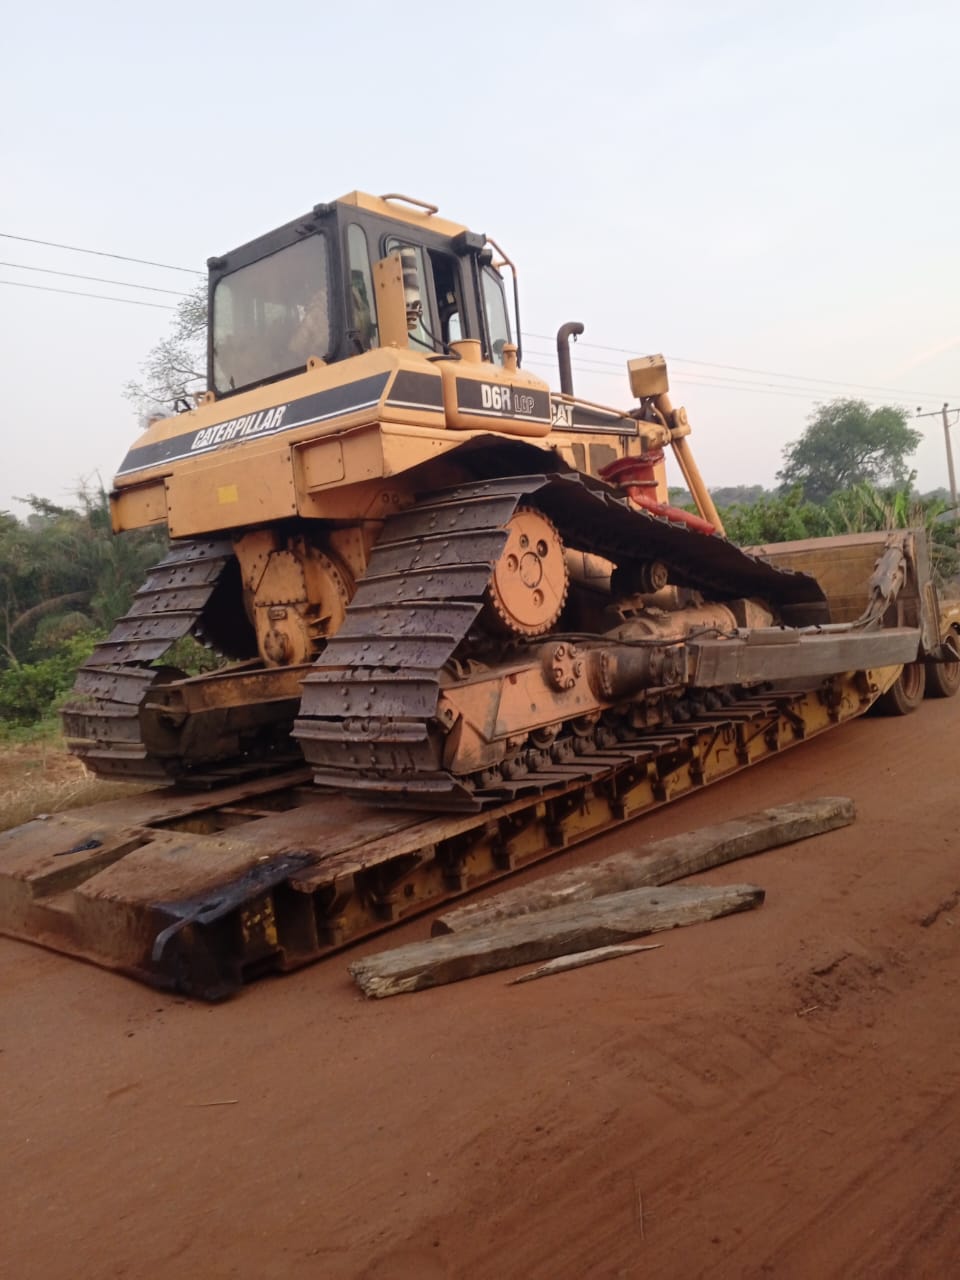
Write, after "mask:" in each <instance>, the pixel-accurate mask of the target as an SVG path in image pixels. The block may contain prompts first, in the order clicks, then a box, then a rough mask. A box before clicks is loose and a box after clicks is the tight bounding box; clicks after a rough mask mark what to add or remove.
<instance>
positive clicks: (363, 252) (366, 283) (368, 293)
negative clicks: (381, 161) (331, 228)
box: [347, 222, 380, 351]
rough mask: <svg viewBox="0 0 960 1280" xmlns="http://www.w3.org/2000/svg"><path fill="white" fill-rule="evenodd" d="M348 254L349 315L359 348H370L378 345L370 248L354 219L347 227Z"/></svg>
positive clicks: (361, 229)
mask: <svg viewBox="0 0 960 1280" xmlns="http://www.w3.org/2000/svg"><path fill="white" fill-rule="evenodd" d="M347 257H348V259H349V271H350V315H351V318H352V328H353V330H354V333H355V334H356V336H357V340H358V341H359V343H360V346H361V348H362V349H363V350H364V351H369V349H370V348H371V347H378V346H379V345H380V334H379V331H378V329H377V302H376V296H375V295H374V291H373V275H372V273H371V270H370V250H369V249H368V248H367V237H366V235H365V234H364V232H363V228H362V227H359V226H357V224H356V223H355V222H353V223H351V224H350V226H349V227H348V228H347Z"/></svg>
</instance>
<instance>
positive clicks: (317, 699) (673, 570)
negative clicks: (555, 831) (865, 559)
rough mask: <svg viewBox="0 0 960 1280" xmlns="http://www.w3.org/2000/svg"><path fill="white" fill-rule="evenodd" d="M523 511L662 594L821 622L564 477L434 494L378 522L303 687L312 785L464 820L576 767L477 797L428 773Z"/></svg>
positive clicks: (811, 605) (700, 540)
mask: <svg viewBox="0 0 960 1280" xmlns="http://www.w3.org/2000/svg"><path fill="white" fill-rule="evenodd" d="M521 501H532V502H533V503H534V504H535V505H536V506H537V507H539V508H540V509H541V510H542V511H544V513H545V514H546V515H548V516H549V517H550V518H551V520H552V521H553V522H554V523H555V524H556V525H557V527H558V528H559V530H560V532H561V535H562V537H563V540H564V543H565V544H566V545H567V546H569V547H573V548H576V549H577V550H580V551H586V552H590V553H593V554H595V555H598V556H603V557H604V558H606V559H609V560H612V561H614V562H615V563H617V564H620V565H625V564H627V565H628V564H629V563H630V562H631V561H637V560H641V559H644V558H646V559H656V560H659V561H662V562H663V563H664V564H666V565H667V567H668V568H669V570H670V581H671V582H673V583H675V584H676V585H678V586H685V587H691V588H694V589H703V590H705V591H709V594H710V596H711V598H717V597H718V596H719V597H720V598H723V597H724V596H728V597H738V596H744V595H760V596H763V597H764V598H765V599H766V600H768V601H772V602H774V603H775V604H776V605H777V606H778V607H779V608H780V610H781V613H782V614H783V615H784V616H786V617H787V618H789V617H790V615H791V612H793V613H794V614H796V613H797V612H798V611H803V613H804V618H803V620H804V621H805V622H815V621H824V620H826V619H825V614H824V612H823V610H824V609H825V606H824V603H823V594H822V592H821V590H820V588H819V586H818V585H817V583H816V582H815V581H814V580H813V579H812V578H810V577H808V576H807V575H805V574H802V573H795V572H791V571H789V570H781V569H777V568H774V567H773V566H771V565H769V564H767V563H765V562H764V561H761V560H758V559H757V558H756V557H753V556H750V555H748V554H747V553H745V552H743V551H741V550H739V549H738V548H737V547H735V546H734V545H733V544H732V543H730V542H727V541H726V540H725V539H723V538H716V537H714V538H711V537H704V536H703V535H702V534H699V533H694V532H692V531H691V530H690V529H689V528H688V527H687V526H686V525H683V524H680V523H674V522H671V521H669V520H666V519H664V518H662V517H659V516H654V515H652V514H651V513H649V512H647V511H644V510H640V509H638V508H636V507H634V506H632V505H631V504H629V503H628V502H627V501H626V500H624V499H621V498H618V497H617V496H616V495H615V494H614V493H613V492H612V491H611V490H610V488H609V487H608V486H606V485H601V484H599V483H597V482H595V481H592V480H590V478H589V477H586V476H583V475H580V474H578V473H576V472H570V473H560V474H557V475H552V476H544V475H528V476H516V477H513V478H510V479H501V480H488V481H480V482H478V483H475V484H470V485H463V486H460V487H458V488H455V489H450V490H445V491H442V492H439V493H436V494H434V495H432V496H431V497H428V498H426V499H425V500H423V501H422V502H421V503H419V504H418V505H417V507H415V508H414V509H413V510H412V511H406V512H403V513H401V514H398V515H396V516H394V517H392V518H391V519H390V520H388V521H387V522H386V523H385V525H384V528H383V531H382V533H381V535H380V538H379V539H378V542H377V545H376V548H375V549H374V552H373V555H372V557H371V560H370V563H369V565H368V567H367V571H366V573H365V575H364V577H363V578H362V579H361V581H360V583H359V585H358V588H357V592H356V594H355V596H354V598H353V600H352V602H351V604H350V606H349V608H348V610H347V616H346V620H345V621H344V624H343V626H342V627H341V628H340V630H339V631H338V632H337V634H336V636H334V637H333V639H332V640H331V641H330V642H329V643H328V644H327V646H326V648H325V650H324V652H323V653H322V655H321V656H320V657H319V658H318V660H317V661H316V662H315V663H314V665H313V667H312V668H311V670H310V672H309V674H308V675H307V677H306V679H305V680H304V684H303V695H302V699H301V707H300V718H299V719H298V720H297V722H296V724H295V727H294V734H295V736H296V738H297V740H298V742H299V743H300V746H301V748H302V749H303V753H304V756H305V758H306V759H307V761H308V763H310V764H311V765H312V766H313V768H314V777H315V779H316V781H317V782H318V783H321V784H323V785H326V786H333V787H336V788H337V789H338V790H340V791H342V792H345V793H347V794H350V795H354V796H357V797H358V798H370V799H373V800H375V801H377V802H378V803H388V804H392V805H396V804H406V805H413V806H417V805H420V806H426V807H429V808H432V809H445V810H463V811H470V810H476V809H479V808H481V807H483V806H485V805H492V804H503V803H504V802H506V801H509V800H512V799H514V798H516V797H517V796H518V795H529V794H538V793H542V792H544V791H547V790H549V789H551V788H552V787H555V786H557V785H558V784H562V783H563V782H564V781H566V780H567V778H569V776H570V770H571V768H574V769H579V768H580V766H579V765H577V766H572V765H568V764H567V763H558V762H556V761H554V762H553V763H552V764H546V765H545V767H543V768H542V769H540V770H538V771H537V772H536V773H535V774H533V775H530V776H527V777H524V778H521V779H514V780H512V781H509V780H507V779H500V778H498V779H496V780H494V781H493V783H492V784H487V785H484V783H483V782H482V781H478V780H476V779H463V778H459V777H456V776H454V775H453V774H451V773H450V772H448V771H446V770H445V769H443V768H442V767H441V764H440V754H441V747H440V744H439V733H438V729H437V726H436V721H435V715H436V709H437V702H438V699H439V696H440V689H441V678H442V672H443V668H444V665H445V664H446V663H447V662H448V661H449V660H450V659H451V658H453V657H454V655H455V654H456V653H457V651H458V649H460V646H461V645H462V643H463V641H464V640H465V639H466V638H467V636H468V634H469V632H470V629H471V627H472V626H473V624H474V622H475V621H476V619H477V616H478V614H479V613H480V610H481V608H482V607H483V602H484V591H485V588H486V586H487V583H488V582H489V580H490V574H491V572H492V569H493V566H494V564H495V562H496V560H497V558H498V557H499V555H500V553H501V551H502V550H503V547H504V544H505V542H506V539H507V530H506V524H507V521H508V520H509V519H510V517H511V516H512V515H513V513H514V512H515V510H516V509H517V507H518V506H519V505H520V503H521ZM654 740H656V735H655V737H654ZM641 745H642V744H641ZM581 772H582V770H581Z"/></svg>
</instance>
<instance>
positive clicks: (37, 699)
mask: <svg viewBox="0 0 960 1280" xmlns="http://www.w3.org/2000/svg"><path fill="white" fill-rule="evenodd" d="M97 639H98V637H97V636H96V635H93V634H91V633H90V632H85V633H83V634H81V635H75V636H71V637H70V638H69V639H68V640H65V641H64V642H63V644H62V645H61V646H60V648H59V649H58V650H57V652H56V653H55V654H54V655H53V656H52V657H49V658H41V659H40V661H39V662H23V663H21V664H20V665H19V666H16V667H8V668H7V669H6V670H5V671H0V720H2V721H3V723H4V724H5V725H21V726H22V725H32V724H36V723H38V722H39V721H42V720H46V719H48V718H49V717H50V716H52V715H53V714H54V712H55V711H56V709H57V704H58V702H59V701H60V699H62V698H63V696H64V695H65V694H66V693H67V692H68V691H69V690H70V688H71V687H72V685H73V681H74V677H75V676H76V671H77V667H78V666H79V665H80V663H81V662H83V661H84V660H85V659H86V658H88V657H89V656H90V654H91V653H92V652H93V646H94V645H95V644H96V642H97Z"/></svg>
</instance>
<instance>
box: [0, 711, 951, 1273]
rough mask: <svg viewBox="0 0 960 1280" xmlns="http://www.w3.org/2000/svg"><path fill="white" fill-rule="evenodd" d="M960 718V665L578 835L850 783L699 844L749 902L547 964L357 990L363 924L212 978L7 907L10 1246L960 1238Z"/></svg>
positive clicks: (510, 1250) (486, 1250)
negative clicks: (853, 810) (742, 848)
mask: <svg viewBox="0 0 960 1280" xmlns="http://www.w3.org/2000/svg"><path fill="white" fill-rule="evenodd" d="M958 740H960V699H957V700H955V701H953V702H928V703H925V704H924V706H923V707H922V709H921V710H920V712H919V713H918V714H916V715H915V716H912V717H909V718H908V719H905V720H900V721H891V720H888V721H883V720H865V721H861V722H858V723H856V724H853V725H851V726H848V727H846V728H844V729H841V730H838V731H837V732H836V733H834V734H830V735H827V737H825V738H823V739H821V740H818V741H816V742H813V743H810V744H808V745H806V746H803V747H800V748H798V749H797V750H796V751H795V752H790V753H789V754H788V755H787V756H785V757H783V758H781V759H779V760H774V761H771V762H770V763H769V764H766V765H763V766H760V767H759V768H758V769H755V770H753V771H751V772H750V773H748V774H745V775H742V776H740V777H738V778H736V779H733V780H731V781H729V782H725V783H722V784H720V785H719V786H717V787H716V788H713V789H711V790H708V791H706V792H704V793H702V794H700V795H698V796H695V797H693V798H691V799H689V800H687V801H684V802H682V803H681V804H679V805H676V806H674V807H672V808H670V809H667V810H665V811H663V812H661V813H658V814H654V815H652V816H651V817H649V818H647V819H644V820H642V821H641V822H640V823H638V824H635V825H634V826H633V827H631V828H627V829H625V830H623V831H620V832H617V833H616V834H615V835H614V836H611V837H609V838H607V839H606V840H602V841H596V842H594V843H593V844H592V845H591V846H587V847H585V848H583V849H580V850H578V851H575V852H573V853H571V854H568V855H565V856H564V857H562V858H560V859H555V860H553V862H552V863H550V864H548V867H547V869H550V868H553V867H558V866H564V865H573V864H574V863H575V862H578V861H585V860H587V859H588V858H589V857H590V856H596V855H597V854H599V853H601V852H604V853H607V852H612V851H614V850H616V849H619V848H625V847H629V846H630V845H632V844H635V843H637V842H638V841H639V840H640V839H641V838H655V837H658V836H661V835H669V834H672V833H674V832H678V831H682V830H686V829H689V828H692V827H695V826H698V825H703V824H705V823H707V822H712V821H719V820H722V819H724V818H728V817H733V816H736V815H737V814H739V813H744V812H746V811H748V810H751V809H755V808H759V807H763V806H766V805H771V804H776V803H781V802H784V801H787V800H792V799H798V798H804V797H811V796H815V795H819V794H825V793H829V794H834V795H849V796H851V797H853V799H854V800H855V801H856V803H857V806H858V808H859V811H860V816H859V818H858V821H857V822H856V823H855V824H854V826H852V827H849V828H846V829H844V830H841V831H836V832H832V833H830V834H828V835H825V836H821V837H818V838H816V839H815V840H814V841H811V842H807V843H806V844H804V845H799V846H795V847H793V848H787V849H781V850H776V851H774V852H771V853H767V854H763V855H761V856H760V857H758V858H756V859H753V860H750V861H747V862H744V863H740V864H736V863H735V864H732V865H731V866H729V867H726V868H721V869H720V870H717V871H713V872H710V873H709V874H707V875H705V876H704V877H702V878H703V879H704V880H706V881H709V882H711V883H717V884H720V883H732V882H734V881H742V880H748V879H749V880H754V881H755V882H756V883H759V884H761V885H763V886H764V887H765V888H766V889H767V901H766V905H765V906H764V907H763V908H762V909H761V910H760V911H758V912H753V913H749V914H747V915H743V916H734V917H731V918H729V919H726V920H721V921H717V922H714V923H712V924H708V925H701V926H698V927H696V928H691V929H688V930H684V931H679V932H677V933H674V934H670V935H666V936H665V937H664V938H663V939H662V940H663V941H664V943H665V945H664V947H663V949H662V950H660V951H655V952H649V953H646V954H641V955H638V956H634V957H630V958H628V959H623V960H617V961H615V962H612V963H610V964H606V965H599V966H596V967H593V968H589V969H582V970H578V971H575V972H572V973H568V974H564V975H561V976H559V977H555V978H551V979H547V980H545V981H543V982H535V983H530V984H527V985H523V986H519V987H507V986H506V981H507V977H508V976H509V975H502V974H495V975H491V976H489V977H486V978H481V979H477V980H475V981H473V982H469V983H462V984H459V985H457V986H452V987H446V988H441V989H438V990H435V991H427V992H422V993H419V994H417V995H412V996H406V997H400V998H397V999H394V1000H389V1001H384V1002H382V1003H378V1002H372V1003H366V1002H364V1001H362V1000H361V999H359V998H358V996H357V995H356V994H355V990H354V988H353V987H352V985H351V984H350V983H349V981H348V979H347V975H346V962H347V959H348V958H349V955H348V956H340V957H335V958H334V959H332V960H330V961H326V962H324V963H323V964H321V965H319V966H316V967H314V968H312V969H308V970H305V971H303V972H301V973H299V974H295V975H292V976H290V977H285V978H282V979H277V980H271V981H268V982H265V983H261V984H259V985H257V986H255V987H253V988H251V989H249V990H248V991H246V992H244V993H243V994H242V995H241V996H240V997H239V998H238V999H237V1000H235V1001H234V1002H232V1003H230V1004H228V1005H224V1006H221V1007H217V1008H209V1007H206V1006H201V1005H191V1004H186V1003H182V1002H179V1001H176V1000H171V999H169V998H167V997H163V996H158V995H157V994H156V993H152V992H150V991H148V990H147V989H145V988H141V987H139V986H137V985H135V984H134V983H132V982H128V981H126V980H124V979H122V978H118V977H117V976H115V975H112V974H108V973H104V972H100V971H98V970H95V969H92V968H88V967H85V966H83V965H80V964H78V963H77V962H75V961H70V960H67V959H65V958H62V957H60V956H56V955H52V954H48V953H46V952H43V951H40V950H37V949H34V948H31V947H28V946H26V945H22V944H18V943H13V942H9V941H6V940H0V1089H2V1094H3V1099H4V1101H3V1106H2V1108H0V1161H2V1163H3V1186H4V1195H3V1198H2V1210H0V1219H2V1229H0V1267H2V1272H3V1274H6V1275H16V1276H18V1277H23V1278H25V1280H33V1278H34V1277H37V1278H38V1280H39V1278H41V1277H42V1278H43V1280H59V1278H60V1277H64V1278H66V1277H70V1278H71V1280H75V1278H77V1277H80V1278H82V1280H86V1278H87V1277H92V1278H93V1277H95V1278H99V1277H151V1278H152V1277H167V1276H170V1277H173V1276H177V1277H182V1276H185V1275H192V1276H197V1277H204V1278H206V1277H211V1278H216V1277H241V1278H244V1280H245V1278H246V1277H251V1278H252V1280H261V1278H264V1280H266V1278H273V1277H276V1278H277V1280H280V1278H281V1277H283V1278H284V1280H286V1278H288V1277H289V1278H291V1280H299V1278H300V1277H320V1278H322V1280H327V1278H328V1277H329V1278H332V1280H340V1278H341V1277H343V1278H347V1277H349V1278H351V1280H352V1278H353V1277H370V1278H371V1280H372V1277H377V1280H393V1278H400V1277H403V1278H406V1277H411V1278H420V1277H424V1278H425V1280H430V1278H431V1277H457V1278H459V1277H470V1278H471V1280H472V1278H474V1277H478V1278H485V1277H490V1278H491V1280H503V1277H523V1278H526V1277H535V1278H541V1277H542V1280H566V1278H567V1277H569V1278H570V1280H579V1278H580V1277H601V1278H606V1277H620V1276H623V1277H633V1276H656V1277H658V1278H660V1277H673V1276H677V1277H694V1276H701V1275H703V1276H707V1275H709V1276H711V1277H715V1276H723V1277H726V1276H764V1275H775V1276H783V1277H804V1278H807V1277H810V1276H813V1275H816V1276H818V1277H823V1276H838V1277H839V1276H843V1277H850V1276H864V1277H868V1276H869V1277H877V1276H896V1277H905V1276H906V1277H917V1276H920V1277H923V1276H930V1277H943V1276H947V1275H950V1274H952V1273H955V1266H956V1258H957V1257H958V1256H960V1091H958V1089H957V1074H958V1068H957V1063H958V1062H960V1018H958V1016H957V1008H958V998H960V989H958V987H960V983H958V979H960V856H958V855H960V796H958V791H957V784H956V763H955V761H956V743H957V742H958ZM536 874H543V869H540V871H539V872H530V873H528V877H527V878H530V879H532V878H533V877H534V876H535V875H536ZM518 882H520V881H518ZM428 931H429V920H424V921H419V922H415V923H413V924H409V925H407V926H405V927H404V928H402V929H400V930H398V931H397V932H396V934H394V935H392V936H393V937H395V938H396V940H397V941H408V940H412V939H413V938H416V937H422V936H426V934H427V933H428ZM383 945H384V944H383V941H382V940H381V941H379V942H375V943H370V944H368V945H367V946H365V947H363V948H357V952H359V951H361V950H375V949H377V948H378V947H381V946H383ZM641 1208H642V1214H641Z"/></svg>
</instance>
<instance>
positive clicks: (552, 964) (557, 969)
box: [507, 942, 663, 987]
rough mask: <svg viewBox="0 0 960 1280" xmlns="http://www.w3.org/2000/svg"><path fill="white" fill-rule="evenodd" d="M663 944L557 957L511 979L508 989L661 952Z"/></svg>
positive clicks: (575, 953)
mask: <svg viewBox="0 0 960 1280" xmlns="http://www.w3.org/2000/svg"><path fill="white" fill-rule="evenodd" d="M662 946H663V943H662V942H648V943H645V944H641V945H639V946H637V945H636V944H632V943H628V944H625V945H624V946H622V947H594V948H593V950H592V951H575V952H574V953H573V954H572V955H569V956H557V958H556V959H555V960H548V961H547V963H546V964H541V965H537V967H536V969H531V970H530V972H529V973H521V975H520V977H519V978H511V979H510V981H509V982H508V983H507V986H508V987H515V986H517V985H519V983H521V982H533V981H534V980H535V979H537V978H549V977H550V975H551V974H554V973H569V971H570V970H571V969H583V968H586V966H587V965H590V964H602V962H603V961H604V960H617V959H619V957H620V956H632V955H636V953H637V952H638V951H659V950H660V949H661V948H662Z"/></svg>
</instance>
